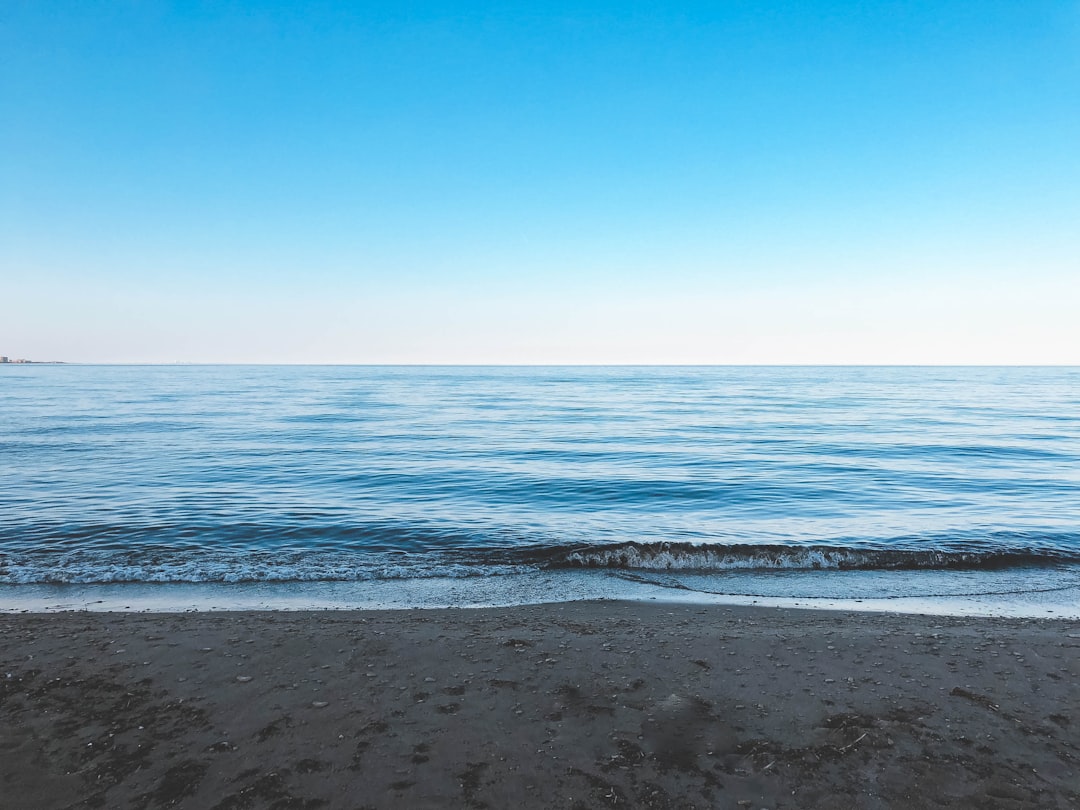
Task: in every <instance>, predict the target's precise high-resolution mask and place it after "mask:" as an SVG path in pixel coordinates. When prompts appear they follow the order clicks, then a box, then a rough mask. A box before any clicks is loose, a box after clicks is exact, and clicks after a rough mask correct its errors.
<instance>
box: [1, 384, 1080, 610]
mask: <svg viewBox="0 0 1080 810" xmlns="http://www.w3.org/2000/svg"><path fill="white" fill-rule="evenodd" d="M119 583H133V584H140V585H142V586H149V585H150V584H154V585H160V586H162V587H163V588H165V587H174V586H176V585H177V584H180V583H186V584H189V585H198V586H200V587H203V588H206V587H208V586H214V587H215V588H217V591H216V592H217V593H218V594H219V595H221V594H227V593H228V592H229V591H228V589H229V588H231V589H232V591H233V592H234V593H251V592H252V589H253V588H256V587H257V588H258V593H259V594H261V596H260V598H261V599H263V600H264V601H265V602H266V603H267V604H270V605H272V604H273V602H274V599H275V596H274V594H275V593H277V594H285V593H286V592H288V593H292V594H295V593H296V592H297V591H296V587H297V586H299V585H301V584H303V585H305V586H306V589H307V590H306V592H308V593H324V594H334V593H336V594H338V596H337V597H330V601H331V602H333V600H334V599H342V598H344V597H342V596H340V594H342V593H354V594H355V593H360V591H357V590H356V589H357V588H363V589H366V590H363V593H367V594H383V596H382V597H381V601H380V599H378V598H376V599H374V602H375V603H380V604H381V603H386V604H389V603H395V599H398V600H399V601H400V598H401V597H400V595H401V594H408V593H410V592H414V591H415V589H416V588H417V587H420V590H421V591H423V592H424V593H429V594H430V593H433V592H435V593H447V592H454V591H455V589H458V591H461V592H467V593H468V594H470V596H469V597H468V598H466V599H464V601H465V602H468V603H470V604H471V603H485V602H502V603H507V602H514V601H528V600H533V601H535V600H536V599H537V598H541V597H542V598H546V599H560V598H576V597H578V596H581V595H582V594H584V595H585V596H588V595H590V594H591V595H596V594H600V595H609V594H615V595H619V594H622V595H626V594H630V595H635V596H641V595H642V594H645V593H648V594H652V595H654V596H655V594H656V593H658V592H663V593H665V594H667V595H668V596H673V595H674V596H675V597H678V598H685V597H686V596H687V595H688V594H700V595H710V594H711V595H714V596H717V595H718V596H723V595H726V596H739V597H746V598H758V597H760V598H766V599H767V598H773V599H776V598H781V599H782V598H804V599H823V598H829V599H834V600H835V599H859V600H864V599H865V600H873V599H897V598H914V597H930V596H955V595H985V594H998V595H1003V594H1028V595H1029V594H1033V593H1046V594H1053V593H1056V594H1059V596H1060V595H1061V594H1065V595H1066V596H1064V597H1062V598H1064V599H1065V600H1066V604H1068V603H1069V600H1072V599H1073V596H1074V594H1075V593H1076V591H1075V589H1076V587H1077V586H1078V585H1080V369H1077V368H941V367H933V368H906V367H905V368H897V367H882V368H875V367H865V368H863V367H793V368H780V367H705V368H688V367H657V368H653V367H520V368H514V367H427V368H425V367H364V366H349V367H342V366H304V367H297V366H280V367H270V366H168V367H166V366H75V365H62V366H33V365H27V366H6V367H0V587H2V588H3V590H2V591H0V602H2V601H4V600H7V601H8V602H9V603H10V604H15V603H16V602H18V599H19V595H20V594H23V593H27V592H29V591H28V590H27V589H35V588H36V589H37V591H35V592H40V590H41V589H42V588H46V589H47V588H58V587H64V586H67V587H70V586H76V585H77V586H83V587H84V588H85V587H88V586H106V585H116V584H119ZM418 583H419V585H418ZM424 583H427V585H426V586H425V585H424ZM278 586H289V587H292V588H293V590H291V591H289V590H288V588H287V587H278ZM275 588H276V590H275ZM20 589H21V590H20ZM223 589H224V590H223ZM350 589H351V590H350ZM642 589H644V590H642ZM395 594H396V595H397V596H395ZM485 594H488V596H489V597H490V598H487V597H485ZM496 594H497V595H498V596H497V597H496V596H495V595H496ZM515 594H517V595H516V596H515ZM222 598H225V599H226V601H227V596H224V597H222ZM282 598H283V599H284V598H285V597H284V596H283V597H282ZM646 598H652V597H646ZM346 601H347V599H346ZM361 601H363V600H361ZM369 601H371V600H369ZM408 601H409V600H408V599H405V602H408ZM415 601H418V602H420V603H424V599H419V598H418V599H417V600H415ZM436 601H439V600H436ZM444 601H447V603H453V600H452V599H449V600H444ZM458 601H459V602H460V601H462V600H458ZM1059 601H1060V599H1059ZM365 604H366V603H365Z"/></svg>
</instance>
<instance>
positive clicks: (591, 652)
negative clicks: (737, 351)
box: [0, 602, 1080, 810]
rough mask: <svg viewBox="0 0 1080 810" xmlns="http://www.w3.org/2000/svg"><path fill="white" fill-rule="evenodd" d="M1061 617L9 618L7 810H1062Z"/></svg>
mask: <svg viewBox="0 0 1080 810" xmlns="http://www.w3.org/2000/svg"><path fill="white" fill-rule="evenodd" d="M1078 682H1080V622H1077V621H1066V620H1047V619H1043V620H1027V619H1005V618H978V617H947V616H919V615H895V614H883V613H849V612H827V611H813V610H792V609H781V608H762V607H741V606H719V605H709V606H702V605H678V604H664V603H642V602H576V603H562V604H548V605H532V606H521V607H512V608H490V609H469V610H466V609H451V610H398V611H322V612H209V613H206V612H203V613H173V614H140V613H83V612H71V613H58V614H24V615H11V614H8V615H0V797H2V799H0V805H2V806H3V807H4V808H5V809H6V810H19V809H20V808H35V810H38V809H40V808H66V807H107V808H155V807H179V808H217V810H226V809H227V808H228V809H230V810H235V809H238V808H315V807H323V808H350V809H357V808H388V807H402V808H405V807H408V808H492V810H495V809H497V808H507V807H515V808H534V807H535V808H596V807H600V808H603V807H613V808H628V807H642V808H692V807H696V808H705V807H722V808H727V807H730V808H742V807H748V808H754V810H759V809H760V808H830V809H831V810H838V809H840V808H878V807H902V808H922V807H928V808H930V807H962V808H1073V807H1077V806H1080V690H1078V689H1077V683H1078Z"/></svg>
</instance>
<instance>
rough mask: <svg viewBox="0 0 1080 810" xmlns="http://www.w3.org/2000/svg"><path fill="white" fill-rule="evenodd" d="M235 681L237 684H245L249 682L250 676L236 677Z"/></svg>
mask: <svg viewBox="0 0 1080 810" xmlns="http://www.w3.org/2000/svg"><path fill="white" fill-rule="evenodd" d="M236 680H237V682H238V683H247V682H248V681H250V680H251V676H250V675H237V676H236Z"/></svg>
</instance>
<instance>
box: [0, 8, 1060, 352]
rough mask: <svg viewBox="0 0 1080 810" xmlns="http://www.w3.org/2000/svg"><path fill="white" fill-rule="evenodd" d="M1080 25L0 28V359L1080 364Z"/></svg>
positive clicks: (481, 18)
mask: <svg viewBox="0 0 1080 810" xmlns="http://www.w3.org/2000/svg"><path fill="white" fill-rule="evenodd" d="M1078 313H1080V0H1070V1H1069V2H1064V1H1060V2H1038V0H1030V1H1026V2H995V1H994V0H972V1H971V2H955V1H951V0H937V1H936V2H876V3H875V2H865V1H864V2H786V3H781V2H712V3H700V4H697V3H677V2H671V3H649V4H645V3H632V2H618V3H615V2H612V3H592V4H587V3H579V4H572V5H570V4H559V3H546V4H528V5H527V6H520V7H519V6H518V5H517V4H512V3H492V4H490V5H481V4H470V3H460V2H459V3H451V2H447V3H409V2H389V3H385V4H377V3H332V2H326V3H315V2H311V3H254V2H252V3H239V2H237V3H227V2H206V3H164V2H120V1H119V0H110V2H103V3H96V2H89V1H88V0H81V1H80V2H70V3H52V2H45V1H44V0H30V2H19V1H18V0H7V2H5V3H3V4H2V5H0V354H8V355H16V356H25V357H30V358H32V359H42V360H46V359H65V360H72V361H105V362H126V361H150V362H172V361H209V362H358V363H364V362H436V363H442V362H480V363H483V362H522V363H537V362H553V363H561V362H568V363H592V362H598V363H605V362H619V363H626V362H629V363H633V362H641V363H782V362H794V363H804V362H826V363H847V362H857V363H895V362H914V363H920V362H928V363H938V362H940V363H952V362H961V363H965V362H970V363H995V362H1000V363H1018V362H1019V363H1023V362H1036V363H1037V362H1045V363H1080V314H1078Z"/></svg>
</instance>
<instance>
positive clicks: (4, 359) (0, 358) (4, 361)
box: [0, 354, 11, 363]
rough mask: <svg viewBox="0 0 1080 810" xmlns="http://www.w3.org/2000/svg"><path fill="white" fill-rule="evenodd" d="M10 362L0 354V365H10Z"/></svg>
mask: <svg viewBox="0 0 1080 810" xmlns="http://www.w3.org/2000/svg"><path fill="white" fill-rule="evenodd" d="M10 362H11V361H10V360H9V359H8V358H7V357H6V356H5V355H2V354H0V363H10Z"/></svg>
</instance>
